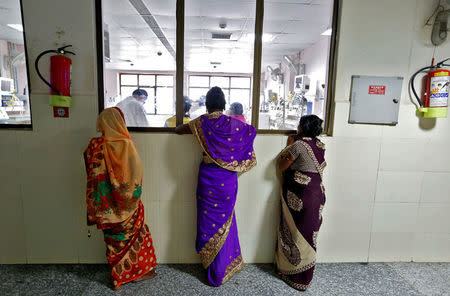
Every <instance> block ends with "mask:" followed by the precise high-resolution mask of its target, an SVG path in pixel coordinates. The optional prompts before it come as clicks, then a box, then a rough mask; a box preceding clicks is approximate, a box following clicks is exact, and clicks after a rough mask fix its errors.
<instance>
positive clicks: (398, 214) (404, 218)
mask: <svg viewBox="0 0 450 296" xmlns="http://www.w3.org/2000/svg"><path fill="white" fill-rule="evenodd" d="M417 211H418V204H414V203H412V204H409V203H376V204H375V207H374V213H373V226H372V232H384V233H408V232H409V233H413V232H415V226H416V221H417Z"/></svg>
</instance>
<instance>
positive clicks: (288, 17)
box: [103, 0, 333, 73]
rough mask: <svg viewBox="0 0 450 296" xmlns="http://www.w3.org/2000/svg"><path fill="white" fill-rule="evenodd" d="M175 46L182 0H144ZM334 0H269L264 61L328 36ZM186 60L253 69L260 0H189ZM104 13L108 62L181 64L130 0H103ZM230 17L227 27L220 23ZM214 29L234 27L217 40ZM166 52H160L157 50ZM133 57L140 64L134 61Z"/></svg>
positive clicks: (146, 66) (198, 67) (191, 65)
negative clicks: (253, 36)
mask: <svg viewBox="0 0 450 296" xmlns="http://www.w3.org/2000/svg"><path fill="white" fill-rule="evenodd" d="M143 1H144V3H145V4H146V5H147V8H148V10H149V11H150V12H151V13H152V14H153V15H154V17H155V19H156V20H157V22H158V24H159V26H160V27H161V29H162V31H163V32H164V34H165V36H166V38H167V39H168V40H169V42H170V44H171V45H172V47H173V48H175V46H176V44H175V41H176V20H175V12H176V0H143ZM332 2H333V0H266V1H265V4H264V6H265V13H264V34H268V35H269V36H270V38H271V41H270V42H264V43H263V64H264V65H263V67H265V66H267V65H269V64H271V65H273V64H277V63H280V62H281V58H282V56H283V55H285V54H287V55H295V54H297V53H298V52H299V51H300V50H301V49H304V48H307V47H309V46H311V45H312V44H314V43H316V42H317V41H319V40H320V39H322V38H327V37H324V36H321V33H322V32H323V31H325V30H326V29H327V28H328V27H329V26H330V24H331V13H332ZM185 3H186V4H185V6H186V7H185V15H186V16H185V66H186V69H187V70H188V71H207V72H209V71H213V68H212V66H211V64H210V62H221V63H222V64H221V65H220V66H218V68H217V69H216V70H217V71H220V72H235V73H239V72H242V73H251V72H252V70H253V40H252V39H251V37H250V38H249V36H248V34H252V33H253V32H254V27H255V20H254V18H255V10H256V1H255V0H227V1H223V0H186V2H185ZM103 10H104V11H103V18H104V22H105V23H106V24H108V26H109V32H110V45H111V59H112V62H111V63H107V64H106V67H107V68H115V69H136V70H175V62H174V59H173V58H172V57H171V56H170V54H169V53H168V52H167V50H166V49H165V48H164V46H163V45H162V43H161V42H160V41H159V39H158V38H157V37H156V36H155V34H154V33H153V31H152V30H151V29H150V28H149V26H148V25H147V24H146V23H145V21H144V20H143V19H142V17H141V16H140V15H138V13H137V11H136V10H135V9H134V7H133V6H132V5H131V4H130V3H129V1H128V0H103ZM220 23H226V25H227V27H226V29H220V28H219V24H220ZM211 32H218V33H220V32H228V33H231V34H232V35H231V40H212V39H211ZM158 51H161V52H162V55H161V56H158V55H157V52H158ZM123 60H131V61H132V62H133V64H134V66H130V63H129V62H124V61H123Z"/></svg>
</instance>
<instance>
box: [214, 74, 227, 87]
mask: <svg viewBox="0 0 450 296" xmlns="http://www.w3.org/2000/svg"><path fill="white" fill-rule="evenodd" d="M213 86H218V87H221V88H222V89H223V88H229V87H230V78H229V77H217V76H213V77H211V87H213Z"/></svg>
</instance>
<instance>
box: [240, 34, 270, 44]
mask: <svg viewBox="0 0 450 296" xmlns="http://www.w3.org/2000/svg"><path fill="white" fill-rule="evenodd" d="M274 37H275V36H274V35H272V34H267V33H264V34H263V36H262V41H263V42H271V41H272V40H273V39H274ZM241 40H242V41H247V42H253V41H254V40H255V34H254V33H249V34H247V35H245V36H244V37H243V38H241Z"/></svg>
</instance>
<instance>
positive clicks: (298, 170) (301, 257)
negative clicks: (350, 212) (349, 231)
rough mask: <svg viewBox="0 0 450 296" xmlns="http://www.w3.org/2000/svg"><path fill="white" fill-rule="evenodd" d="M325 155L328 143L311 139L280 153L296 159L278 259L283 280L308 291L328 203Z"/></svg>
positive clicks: (286, 177)
mask: <svg viewBox="0 0 450 296" xmlns="http://www.w3.org/2000/svg"><path fill="white" fill-rule="evenodd" d="M324 155H325V145H324V144H323V143H322V142H321V141H320V140H319V139H311V138H300V139H299V140H297V141H296V142H295V143H294V144H292V145H290V146H288V147H286V148H285V149H284V150H283V151H282V152H281V154H280V157H284V158H287V159H289V158H291V157H292V158H293V159H294V161H293V163H292V164H291V165H290V167H289V168H288V169H287V170H286V171H285V172H284V173H283V180H282V192H281V193H282V196H281V217H280V225H279V228H278V243H277V250H276V253H275V262H276V265H277V269H278V272H279V273H280V274H281V276H282V279H283V280H284V281H285V282H286V283H287V284H288V285H290V286H291V287H293V288H295V289H297V290H306V289H307V288H308V287H309V286H310V284H311V281H312V278H313V274H314V268H315V263H316V246H317V235H318V233H319V229H320V226H321V224H322V210H323V207H324V205H325V189H324V186H323V184H322V175H323V170H324V168H325V166H326V162H325V158H324Z"/></svg>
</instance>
